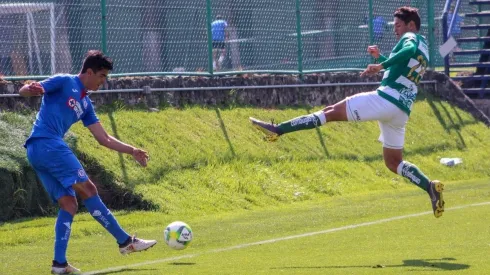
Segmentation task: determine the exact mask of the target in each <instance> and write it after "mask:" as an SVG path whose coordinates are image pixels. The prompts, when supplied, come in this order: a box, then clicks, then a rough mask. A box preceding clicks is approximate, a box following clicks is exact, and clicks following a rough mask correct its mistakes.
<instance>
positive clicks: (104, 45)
mask: <svg viewBox="0 0 490 275" xmlns="http://www.w3.org/2000/svg"><path fill="white" fill-rule="evenodd" d="M100 12H101V15H102V21H101V23H102V35H101V40H102V41H101V44H102V52H103V53H104V54H106V55H107V7H106V0H100Z"/></svg>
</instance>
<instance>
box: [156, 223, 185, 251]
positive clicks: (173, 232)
mask: <svg viewBox="0 0 490 275" xmlns="http://www.w3.org/2000/svg"><path fill="white" fill-rule="evenodd" d="M163 237H164V239H165V242H166V243H167V245H168V246H170V247H171V248H173V249H176V250H182V249H185V248H186V247H188V246H189V244H190V243H191V241H192V229H191V227H190V226H188V225H187V224H186V223H185V222H180V221H177V222H173V223H171V224H169V225H167V228H165V231H163Z"/></svg>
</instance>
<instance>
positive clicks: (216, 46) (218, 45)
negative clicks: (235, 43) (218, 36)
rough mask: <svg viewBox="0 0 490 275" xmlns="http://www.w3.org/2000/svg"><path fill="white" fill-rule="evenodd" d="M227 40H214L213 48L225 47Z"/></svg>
mask: <svg viewBox="0 0 490 275" xmlns="http://www.w3.org/2000/svg"><path fill="white" fill-rule="evenodd" d="M224 48H225V41H213V49H224Z"/></svg>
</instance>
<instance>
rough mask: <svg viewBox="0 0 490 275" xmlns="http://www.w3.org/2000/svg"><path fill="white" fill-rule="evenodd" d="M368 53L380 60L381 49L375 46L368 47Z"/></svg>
mask: <svg viewBox="0 0 490 275" xmlns="http://www.w3.org/2000/svg"><path fill="white" fill-rule="evenodd" d="M367 51H368V53H369V54H370V55H371V56H372V57H374V58H376V59H378V58H379V48H378V46H377V45H373V46H368V49H367Z"/></svg>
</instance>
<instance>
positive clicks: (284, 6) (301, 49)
mask: <svg viewBox="0 0 490 275" xmlns="http://www.w3.org/2000/svg"><path fill="white" fill-rule="evenodd" d="M431 2H433V3H434V5H433V7H434V9H433V10H432V11H433V12H432V13H431V7H432V6H431V5H430V4H429V3H431ZM444 3H445V0H418V1H417V0H412V1H410V0H368V1H366V0H349V1H340V0H331V1H325V0H260V1H259V0H249V1H243V0H186V1H181V0H145V1H143V0H83V1H82V0H51V1H49V0H38V1H22V2H12V1H5V0H0V24H1V25H2V26H3V28H2V29H1V30H0V41H1V43H0V73H1V74H3V75H5V76H25V75H49V74H54V73H76V72H78V70H79V68H80V65H81V61H82V59H83V55H84V54H85V53H86V52H87V51H88V50H90V49H100V50H103V51H104V52H105V53H106V54H107V55H109V56H111V57H112V59H113V60H114V64H115V68H114V71H113V73H115V74H133V75H137V74H141V75H155V74H206V75H210V74H223V73H230V72H237V73H240V72H250V71H253V72H269V73H308V72H313V71H328V70H350V69H362V68H364V67H365V66H366V65H367V64H368V63H369V62H370V61H371V58H370V57H369V56H368V55H367V51H366V48H367V46H368V45H370V44H377V45H379V46H380V48H381V50H382V51H383V52H384V53H389V51H390V50H391V48H392V47H393V46H394V44H395V42H396V41H395V36H394V35H393V31H392V29H393V25H392V21H393V12H394V11H395V9H396V8H398V7H400V6H404V5H411V6H414V7H417V8H419V11H420V15H421V17H422V30H421V32H422V34H423V35H426V36H429V39H428V41H429V42H432V43H430V45H429V46H430V48H431V54H432V58H433V59H434V63H433V65H434V66H442V58H440V57H439V55H438V52H437V48H438V46H439V45H440V44H441V42H442V41H441V40H442V38H441V37H442V32H441V31H440V30H441V29H442V28H441V27H440V26H441V21H440V18H441V12H442V9H443V6H444ZM469 9H470V7H469V5H463V8H462V10H461V11H460V12H462V13H464V12H468V10H469ZM431 26H433V29H434V32H430V31H429V28H430V27H431ZM432 35H434V36H433V37H432V39H431V37H430V36H432Z"/></svg>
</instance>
